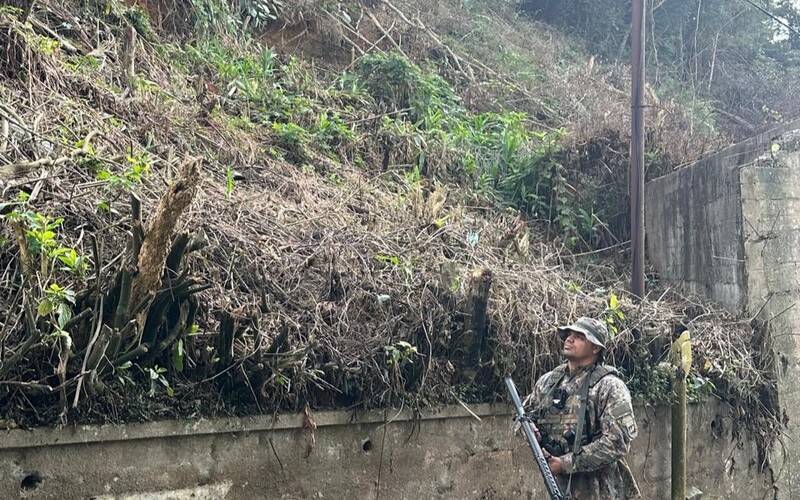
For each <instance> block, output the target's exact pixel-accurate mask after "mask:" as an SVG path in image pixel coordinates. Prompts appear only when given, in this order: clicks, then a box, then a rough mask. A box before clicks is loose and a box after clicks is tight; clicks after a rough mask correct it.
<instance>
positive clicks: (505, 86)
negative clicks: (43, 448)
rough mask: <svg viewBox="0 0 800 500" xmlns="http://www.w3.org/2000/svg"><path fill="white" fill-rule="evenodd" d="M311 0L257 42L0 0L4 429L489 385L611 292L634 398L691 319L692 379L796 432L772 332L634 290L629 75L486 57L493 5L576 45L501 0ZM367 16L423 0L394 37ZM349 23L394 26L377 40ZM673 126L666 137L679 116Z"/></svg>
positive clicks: (392, 401) (153, 13) (766, 421)
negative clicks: (776, 391)
mask: <svg viewBox="0 0 800 500" xmlns="http://www.w3.org/2000/svg"><path fill="white" fill-rule="evenodd" d="M215 5H217V4H215ZM299 5H300V7H302V8H300V7H298V10H295V11H288V10H287V11H284V12H283V13H282V15H283V16H288V17H286V18H285V21H283V22H281V23H279V24H277V25H267V26H266V27H262V28H259V30H258V31H255V32H253V33H252V37H251V36H250V35H248V34H244V33H243V32H242V31H241V30H242V28H243V27H242V26H241V25H239V24H237V23H235V22H234V23H233V24H232V25H231V26H226V25H225V24H224V23H223V25H222V26H218V25H210V24H209V23H208V22H205V24H204V21H203V19H201V17H197V16H200V14H199V13H197V12H195V14H194V15H195V18H194V24H192V25H191V26H190V28H191V30H189V31H191V32H192V36H189V35H188V34H187V32H186V29H187V26H186V25H184V26H176V25H175V23H173V24H172V25H170V22H169V21H170V20H169V19H159V18H158V14H157V13H158V10H157V9H155V8H154V6H153V5H145V7H147V9H148V11H143V10H141V9H139V8H136V7H129V6H126V5H123V4H120V3H117V2H113V1H112V2H104V3H101V4H100V5H99V6H94V7H93V6H81V5H78V4H77V3H76V4H72V3H68V4H66V5H65V6H59V5H55V4H50V3H46V2H39V3H37V7H36V8H35V9H34V11H33V13H32V15H31V18H30V20H29V22H28V23H22V22H21V21H20V12H19V11H16V10H14V9H9V8H4V9H3V10H2V11H0V43H2V44H3V46H4V47H6V48H7V51H6V53H5V56H4V58H3V60H2V62H0V120H2V125H3V127H2V130H3V136H2V138H3V141H2V144H0V162H1V163H0V182H2V192H3V205H2V208H0V212H2V214H3V224H2V236H3V240H2V247H1V249H2V250H1V252H0V268H2V269H3V271H2V275H0V283H2V287H0V308H2V312H3V314H2V316H3V318H4V319H3V322H2V329H1V330H0V332H2V345H3V351H2V365H0V384H2V385H1V386H0V404H1V405H2V408H3V414H4V415H5V419H6V420H5V421H4V423H5V425H6V426H15V425H35V424H52V423H55V422H58V421H61V422H75V421H82V422H91V421H95V422H96V421H125V420H142V419H154V418H164V417H179V416H182V417H191V416H197V415H216V414H243V413H252V412H259V413H261V412H273V411H277V410H278V409H300V408H303V407H310V408H319V407H326V406H338V407H353V408H364V407H374V406H384V405H410V406H413V407H415V408H420V407H423V406H427V405H434V404H441V403H448V402H456V401H461V402H464V403H469V402H473V401H486V400H494V399H496V398H497V397H499V394H501V389H502V386H501V380H502V379H501V377H502V376H503V375H505V374H507V373H513V374H514V375H515V376H516V377H517V379H518V380H519V381H520V382H521V383H522V385H523V386H529V384H530V383H532V381H533V380H535V378H536V377H537V376H538V375H539V374H541V373H542V372H543V371H544V370H547V369H549V368H551V367H553V366H554V365H555V364H556V363H557V362H558V355H557V350H556V347H557V344H556V341H555V338H554V337H553V335H552V331H553V329H554V327H555V326H556V325H558V324H561V323H563V322H565V321H569V320H571V319H573V318H575V317H576V316H579V315H593V316H600V317H603V318H604V319H605V320H606V321H607V323H608V324H609V326H610V327H611V329H612V331H613V332H614V334H615V335H614V339H613V348H612V350H611V352H612V353H611V357H612V359H613V361H614V362H615V363H616V365H617V366H619V367H620V368H621V369H622V370H623V371H624V374H625V377H626V378H627V380H628V381H629V384H630V386H631V388H632V390H633V391H634V393H635V394H636V395H637V397H639V398H641V399H643V400H645V401H651V402H659V401H662V402H663V401H666V400H668V399H669V398H670V388H669V379H670V375H669V369H662V368H660V367H659V366H658V364H659V363H660V362H662V361H664V360H666V359H667V352H668V346H669V344H670V342H671V339H672V336H673V334H674V333H676V332H679V331H681V330H682V329H684V328H686V327H689V328H690V329H691V331H692V336H693V339H694V342H695V345H696V346H697V347H698V349H697V350H698V352H700V353H702V354H701V355H698V356H696V358H695V368H694V372H693V377H692V382H693V383H692V388H693V395H694V396H696V397H702V396H703V395H704V394H709V393H711V392H713V393H715V394H716V395H717V396H719V397H721V398H725V399H728V400H731V401H735V402H737V403H738V404H740V405H741V407H742V408H746V409H747V411H746V412H743V413H742V414H741V415H740V419H741V422H740V423H741V424H742V425H743V426H746V427H748V428H751V429H753V430H754V431H757V432H760V433H761V434H762V435H764V436H770V437H774V436H775V435H776V434H777V432H778V429H779V420H780V419H779V410H778V409H777V408H775V407H774V406H771V405H768V404H765V402H767V400H766V399H765V396H764V395H765V394H772V392H771V391H772V387H773V383H772V381H771V380H772V379H771V378H770V375H769V367H768V366H761V365H758V364H756V361H754V360H758V359H760V358H759V357H758V356H753V355H752V352H751V351H752V349H751V345H754V344H753V342H754V339H757V338H760V337H758V335H760V334H761V331H760V330H758V329H756V331H755V332H756V334H758V335H754V330H753V328H752V327H751V326H750V325H749V324H748V323H747V321H743V320H736V319H735V318H730V317H728V316H727V315H726V314H725V313H723V312H720V311H718V310H715V309H714V308H713V307H711V306H709V305H706V304H702V303H701V302H700V301H697V300H692V299H689V298H687V297H684V296H682V295H681V294H680V293H679V292H677V291H675V290H663V289H659V287H658V285H657V283H655V282H651V289H652V290H653V291H652V292H651V295H650V297H649V298H648V300H645V301H643V302H642V304H641V305H634V304H633V302H632V301H631V300H630V299H629V298H628V296H627V295H626V293H625V287H626V285H625V283H626V280H627V278H626V277H625V275H624V273H622V272H620V271H619V269H618V263H619V262H620V254H619V252H621V251H623V250H624V244H623V243H619V237H618V236H617V235H615V233H614V231H613V229H609V225H608V224H606V223H605V222H604V220H603V217H602V216H598V214H607V213H609V212H608V211H607V210H609V209H610V208H613V205H608V206H604V205H598V204H597V200H601V201H602V200H603V199H605V198H602V197H599V196H598V197H595V196H594V195H593V194H592V193H600V192H605V193H606V196H607V197H609V198H613V197H614V194H613V191H612V190H611V188H610V187H609V186H617V187H618V186H620V185H622V184H623V183H624V179H621V177H623V176H622V175H620V170H619V168H622V165H623V159H624V155H623V154H622V153H620V152H619V151H618V150H615V148H620V147H622V142H621V141H623V139H622V138H623V137H624V134H623V132H622V128H623V123H619V122H617V121H616V120H615V119H613V113H616V114H617V116H618V117H619V120H621V119H622V118H621V114H622V113H623V110H624V106H623V104H621V103H624V99H623V96H621V95H620V96H619V98H618V99H617V100H616V101H614V102H613V103H612V102H611V101H609V99H604V98H603V96H608V95H616V94H619V93H620V92H621V91H620V89H622V88H624V84H623V85H621V86H620V89H617V91H616V92H615V91H613V90H609V93H608V94H604V92H605V90H604V89H606V88H607V87H608V86H609V85H610V83H609V82H608V81H605V80H610V79H612V73H613V72H610V73H604V74H603V76H599V75H598V76H592V71H593V70H590V71H588V73H589V74H588V75H583V76H581V72H580V71H577V70H575V69H574V67H573V66H571V65H569V64H567V62H565V63H564V64H565V65H567V66H569V67H570V68H571V69H570V70H569V71H571V73H569V72H567V73H565V72H563V71H560V70H558V69H553V67H552V63H553V59H549V60H547V59H546V60H543V61H540V67H541V68H543V69H542V74H541V75H538V76H537V75H531V77H530V78H531V80H525V81H523V79H521V78H520V76H519V75H520V74H519V73H501V68H500V67H499V66H498V68H497V69H492V67H491V66H490V65H491V64H495V63H498V64H499V62H498V59H497V56H498V54H497V53H494V54H493V53H492V52H491V50H490V49H488V48H486V47H488V45H487V46H485V45H483V44H482V43H478V42H479V41H480V40H484V41H486V38H485V37H486V36H488V35H487V34H486V33H488V32H483V34H481V32H480V31H479V29H478V28H476V26H479V25H480V24H481V23H483V22H486V23H488V24H489V27H487V28H483V29H485V30H505V31H506V32H507V33H508V38H503V40H510V41H509V42H508V43H509V44H512V43H517V44H522V43H523V42H524V38H522V37H521V35H520V34H521V33H522V34H524V33H530V34H533V33H538V34H537V36H538V37H539V38H538V39H539V40H541V41H542V47H545V46H547V47H549V49H548V50H551V52H550V53H549V54H550V55H548V56H547V57H550V58H552V57H556V54H562V53H564V54H571V55H569V56H568V57H569V59H570V61H573V62H574V61H575V60H584V57H585V56H582V55H581V54H580V53H579V52H578V49H576V48H574V47H571V46H570V45H569V41H568V40H566V39H558V38H557V35H556V34H555V33H553V32H550V31H548V30H544V29H541V30H539V28H540V27H537V26H536V25H532V24H530V23H527V22H522V21H515V19H514V18H513V16H511V14H510V13H509V12H505V13H503V14H502V15H498V16H497V17H487V16H489V14H490V13H491V11H489V10H486V11H480V12H475V11H471V10H464V9H463V8H461V7H458V6H457V5H455V4H454V5H453V6H451V8H449V9H445V10H444V11H441V12H421V13H420V14H419V15H418V16H416V17H414V19H416V21H412V20H411V19H409V18H408V16H407V15H406V14H402V15H401V13H402V11H400V10H399V9H400V7H397V11H394V10H392V9H391V8H388V7H387V6H382V7H381V6H377V7H374V8H373V7H368V6H362V5H361V4H358V3H354V4H352V5H350V4H348V5H349V8H350V9H352V12H349V13H348V12H344V11H339V12H338V14H334V13H324V12H323V11H322V10H321V9H323V8H324V6H322V5H321V4H316V3H308V4H305V3H301V4H299ZM386 5H388V3H387V4H386ZM398 5H400V3H399V2H398ZM420 5H423V4H420ZM443 5H444V4H443ZM187 8H188V7H187ZM402 8H403V9H405V10H406V11H407V12H412V11H414V9H417V8H420V9H421V7H420V6H419V5H417V4H413V3H407V4H406V3H404V4H403V5H402ZM303 9H305V10H303ZM147 12H149V14H147ZM312 12H313V13H316V17H314V16H313V15H312ZM358 12H361V14H360V16H361V19H362V22H364V23H365V22H366V21H363V19H367V18H369V19H373V18H374V21H373V25H374V26H375V27H376V28H377V29H378V31H379V32H382V31H386V32H387V33H389V31H388V30H389V29H390V27H391V26H393V25H394V26H395V27H399V26H401V25H402V23H406V25H407V29H405V30H404V31H398V32H392V33H393V34H392V35H391V36H392V39H393V40H394V37H397V39H398V40H400V39H402V43H401V42H398V41H397V40H395V41H394V42H392V41H390V40H388V35H384V34H380V35H378V34H376V33H375V32H374V30H373V31H370V30H364V31H361V30H360V29H359V28H357V23H356V21H355V20H357V19H360V18H359V17H358V16H357V13H358ZM328 14H331V15H333V16H334V19H333V20H332V21H331V23H330V24H325V23H323V21H321V20H320V19H324V17H329V16H328ZM345 14H346V17H343V15H345ZM220 15H221V14H219V13H218V17H215V18H213V19H214V20H216V21H219V20H220V17H219V16H220ZM409 15H410V14H409ZM291 16H294V17H291ZM337 16H338V17H337ZM508 16H511V17H508ZM150 18H152V24H151V22H150ZM190 18H191V17H190ZM403 18H406V19H403ZM422 18H424V19H426V20H436V21H437V22H439V23H442V24H441V25H438V24H436V25H434V24H433V23H431V26H435V29H436V30H437V31H434V28H431V27H430V26H424V27H423V25H421V24H419V23H418V22H417V21H419V19H422ZM223 19H224V18H223ZM230 19H234V18H230ZM292 19H294V20H295V21H296V22H290V21H292ZM173 21H174V19H173ZM206 21H208V20H207V19H206ZM468 21H469V22H468ZM231 22H233V21H231ZM515 22H519V23H520V24H518V25H516V24H513V23H515ZM297 23H300V24H299V25H300V26H305V27H306V29H307V31H308V32H305V31H304V30H303V29H299V28H297V27H296V26H297ZM471 23H475V24H471ZM496 23H499V24H496ZM414 26H416V27H414ZM446 26H450V29H445V27H446ZM457 26H458V27H460V28H459V29H464V30H465V31H457V30H456V27H457ZM504 26H505V28H503V27H504ZM279 27H280V28H281V29H278V28H279ZM380 27H383V30H381V29H380ZM412 28H413V29H412ZM397 29H398V30H399V29H400V28H397ZM498 32H500V31H498ZM348 34H349V35H348ZM345 37H346V38H347V39H350V40H352V39H353V38H358V39H359V40H361V43H362V44H367V41H369V40H376V38H375V37H377V39H378V40H382V41H380V43H375V42H372V43H371V44H370V45H372V46H373V49H372V50H369V51H368V50H366V46H365V48H361V49H359V50H361V51H363V52H364V54H362V55H361V57H358V56H354V53H355V52H358V50H356V49H355V48H354V46H353V47H351V48H350V49H348V48H347V46H346V45H342V43H343V42H342V38H345ZM381 37H384V38H382V39H381ZM470 37H474V39H475V40H474V42H470V41H469V39H470ZM480 37H484V38H483V39H481V38H480ZM437 39H438V40H440V43H435V42H433V43H432V42H431V40H437ZM514 39H516V42H514V41H513V40H514ZM548 39H553V40H555V41H554V42H553V43H549V44H548V43H544V41H546V40H548ZM259 40H262V41H263V40H268V41H271V43H272V46H271V47H272V48H270V47H268V46H266V45H264V44H263V42H262V41H259ZM409 40H411V41H409ZM444 40H448V41H449V42H448V43H449V45H447V46H445V44H444ZM487 43H488V41H487ZM358 46H359V47H361V45H358ZM459 46H460V47H461V50H464V52H463V53H461V54H462V55H457V54H456V50H457V49H459ZM292 47H294V48H295V49H297V54H301V55H303V54H305V55H304V56H303V58H298V57H291V56H290V55H289V50H290V49H291V48H292ZM426 47H427V48H426ZM392 48H393V49H394V50H392ZM467 48H469V49H467ZM292 50H294V49H292ZM519 50H520V51H521V50H522V48H521V45H520V48H519ZM348 51H349V54H350V57H349V58H348V56H347V54H348ZM403 53H407V54H406V55H403ZM520 53H521V52H520ZM321 54H325V55H326V57H325V59H324V60H319V59H318V57H319V56H320V55H321ZM328 54H330V57H328ZM437 54H438V58H437V57H436V55H437ZM406 56H409V57H415V58H418V59H419V61H420V63H422V64H423V65H424V66H425V68H422V67H420V66H419V65H416V64H414V63H413V62H412V61H411V60H409V59H408V58H407V57H406ZM484 56H485V58H486V61H487V62H485V63H484V62H481V60H480V59H479V58H480V57H484ZM508 57H511V56H508ZM531 57H535V56H531ZM565 57H567V56H565ZM586 60H587V61H589V62H588V63H587V64H591V62H590V59H589V58H586ZM519 64H520V68H524V67H527V63H519ZM548 68H549V69H548ZM598 71H600V70H598ZM603 71H606V70H603ZM608 71H611V70H608ZM467 75H468V76H467ZM580 78H586V79H584V80H581V81H582V82H583V86H581V85H578V84H577V83H570V82H574V81H576V80H580ZM537 79H540V80H541V81H543V82H544V83H545V84H543V85H542V87H541V88H537V89H534V88H533V87H531V88H528V87H527V85H529V84H532V83H531V82H533V81H536V80H537ZM597 80H599V81H600V83H597V84H596V85H594V84H590V83H589V82H592V81H597ZM558 82H564V88H563V89H562V90H563V91H564V92H565V93H564V95H563V96H557V95H551V94H550V93H549V92H548V91H547V89H552V88H558V87H559V84H558ZM593 85H594V86H593ZM580 92H583V94H582V96H583V97H582V99H583V101H585V102H583V103H581V102H580V101H581V99H578V100H577V101H576V100H575V96H576V95H577V93H580ZM602 102H604V103H605V104H606V105H607V106H608V109H609V110H610V111H609V112H610V113H611V114H609V117H608V120H609V122H608V123H603V122H597V123H594V124H592V121H593V120H594V118H595V117H597V116H599V115H597V113H600V112H601V109H602V106H601V104H600V103H602ZM565 103H569V105H567V104H565ZM570 106H571V107H570ZM547 109H554V111H555V109H557V110H558V111H557V112H556V113H554V114H550V113H548V112H547ZM615 110H616V111H615ZM582 113H586V115H585V116H586V118H585V119H582V118H580V117H581V116H583V115H582ZM571 120H574V121H575V123H576V124H578V125H576V126H575V128H572V129H569V130H567V129H562V126H566V125H567V124H568V123H569V122H570V121H571ZM665 120H666V118H665ZM667 123H668V122H667V121H665V122H664V124H663V126H662V127H663V133H662V132H658V134H662V135H658V134H656V135H655V136H654V137H666V134H668V133H674V134H676V135H680V130H679V124H676V125H672V126H674V127H675V129H670V128H669V127H670V126H668V125H667ZM670 123H671V122H670ZM612 126H616V128H615V129H611V128H610V127H612ZM593 127H594V128H593ZM609 130H612V131H611V132H608V131H609ZM658 130H662V129H658ZM654 133H655V132H654ZM656 144H658V142H657V141H656ZM606 150H615V151H617V152H616V154H617V155H618V156H617V160H616V161H617V163H611V164H609V163H604V162H603V159H608V158H609V156H608V155H607V154H606ZM654 155H655V153H654ZM598 163H599V165H598ZM587 165H589V166H591V167H592V168H595V169H596V170H598V171H600V172H601V173H600V174H597V173H596V172H593V171H592V170H587V169H586V168H585V167H586V166H587ZM606 171H607V172H606ZM615 201H616V202H619V200H615ZM615 238H616V240H615ZM605 244H609V245H610V246H611V248H610V249H606V250H604V251H600V252H598V251H595V250H592V248H594V247H595V246H596V245H605ZM602 255H606V256H610V257H609V258H607V259H600V258H599V257H600V256H602ZM487 290H488V291H489V293H488V308H487V307H485V306H486V302H485V301H486V298H487V295H486V291H487ZM762 442H764V443H766V444H765V446H769V443H771V438H770V439H764V440H762Z"/></svg>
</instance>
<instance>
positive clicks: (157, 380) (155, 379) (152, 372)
mask: <svg viewBox="0 0 800 500" xmlns="http://www.w3.org/2000/svg"><path fill="white" fill-rule="evenodd" d="M144 371H145V373H146V374H147V375H148V376H149V377H150V391H149V392H148V395H149V396H150V397H151V398H152V397H154V396H155V395H156V388H157V387H158V386H159V385H161V386H162V387H164V391H165V392H166V393H167V396H169V397H173V396H174V395H175V391H174V390H173V389H172V386H171V385H170V384H169V380H167V378H166V377H165V376H164V374H165V373H167V369H166V368H163V367H161V366H158V365H154V366H153V367H152V368H146V369H145V370H144Z"/></svg>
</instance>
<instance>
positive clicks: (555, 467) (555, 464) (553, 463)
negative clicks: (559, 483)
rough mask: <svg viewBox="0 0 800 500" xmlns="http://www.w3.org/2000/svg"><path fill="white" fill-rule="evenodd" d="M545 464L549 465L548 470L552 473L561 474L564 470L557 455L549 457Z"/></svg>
mask: <svg viewBox="0 0 800 500" xmlns="http://www.w3.org/2000/svg"><path fill="white" fill-rule="evenodd" d="M547 465H549V466H550V472H552V473H553V475H558V474H562V473H563V472H564V464H563V462H562V461H561V459H560V458H559V457H552V456H551V457H549V458H548V459H547Z"/></svg>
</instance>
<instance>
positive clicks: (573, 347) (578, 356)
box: [561, 331, 600, 361]
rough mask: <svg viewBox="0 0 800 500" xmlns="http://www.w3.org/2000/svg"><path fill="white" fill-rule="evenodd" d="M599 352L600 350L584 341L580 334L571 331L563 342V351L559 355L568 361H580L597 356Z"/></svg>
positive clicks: (584, 338)
mask: <svg viewBox="0 0 800 500" xmlns="http://www.w3.org/2000/svg"><path fill="white" fill-rule="evenodd" d="M599 352H600V348H599V347H598V346H596V345H594V344H592V343H591V342H589V341H588V340H586V337H585V336H584V335H583V334H582V333H580V332H575V331H571V332H569V336H568V337H567V338H566V340H564V349H563V350H562V352H561V354H563V355H564V357H565V358H567V359H568V360H571V361H581V360H585V359H589V358H591V357H592V356H594V355H596V354H599Z"/></svg>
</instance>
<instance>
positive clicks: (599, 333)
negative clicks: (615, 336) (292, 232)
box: [558, 317, 608, 349]
mask: <svg viewBox="0 0 800 500" xmlns="http://www.w3.org/2000/svg"><path fill="white" fill-rule="evenodd" d="M569 332H578V333H582V334H583V335H584V336H585V337H586V340H588V341H589V342H591V343H592V344H594V345H596V346H599V347H602V348H603V349H605V348H606V340H607V339H608V329H607V328H606V325H605V323H603V322H602V321H600V320H597V319H594V318H586V317H583V318H578V320H577V321H576V322H575V323H573V324H571V325H566V326H559V327H558V336H559V337H561V340H566V339H567V337H569Z"/></svg>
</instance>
